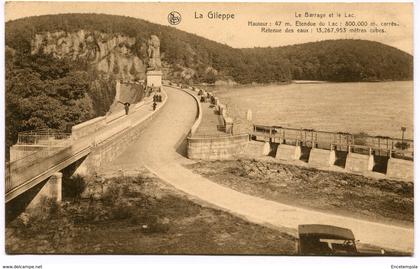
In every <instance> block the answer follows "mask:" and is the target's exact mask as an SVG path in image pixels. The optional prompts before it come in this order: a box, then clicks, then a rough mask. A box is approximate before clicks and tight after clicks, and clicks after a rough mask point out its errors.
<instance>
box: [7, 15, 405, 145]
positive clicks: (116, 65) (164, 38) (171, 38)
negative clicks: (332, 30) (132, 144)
mask: <svg viewBox="0 0 420 269" xmlns="http://www.w3.org/2000/svg"><path fill="white" fill-rule="evenodd" d="M5 30H6V31H5V35H6V144H7V147H8V146H10V145H11V144H13V143H14V142H15V141H16V138H17V133H18V132H19V131H27V130H34V129H39V128H51V129H55V130H59V131H68V130H69V128H70V127H71V126H72V125H74V124H77V123H80V122H83V121H85V120H88V119H90V118H93V117H96V116H98V115H104V114H105V113H106V112H107V111H108V110H109V107H110V105H111V104H112V102H113V99H114V96H115V80H117V79H124V80H133V79H144V77H145V70H146V64H147V54H146V48H147V45H146V43H147V40H148V39H149V38H150V36H151V35H156V36H158V37H159V39H160V44H161V47H160V48H161V57H162V64H163V67H164V76H165V77H166V78H167V79H171V80H175V81H180V82H183V83H190V84H191V83H203V82H204V83H215V82H216V81H223V80H233V81H235V82H236V83H240V84H247V83H253V82H256V83H273V82H287V81H290V80H298V79H299V80H328V81H378V80H411V79H413V57H412V56H411V55H409V54H407V53H405V52H403V51H401V50H398V49H396V48H393V47H390V46H386V45H384V44H381V43H377V42H371V41H365V40H330V41H320V42H314V43H306V44H301V45H293V46H285V47H277V48H252V49H235V48H232V47H229V46H227V45H223V44H220V43H217V42H215V41H212V40H208V39H206V38H203V37H200V36H197V35H194V34H190V33H187V32H184V31H180V30H177V29H175V28H172V27H168V26H162V25H158V24H153V23H150V22H147V21H144V20H141V19H135V18H130V17H124V16H113V15H103V14H60V15H46V16H37V17H29V18H23V19H18V20H15V21H9V22H7V23H6V29H5Z"/></svg>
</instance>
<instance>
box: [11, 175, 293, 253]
mask: <svg viewBox="0 0 420 269" xmlns="http://www.w3.org/2000/svg"><path fill="white" fill-rule="evenodd" d="M68 193H70V192H68ZM85 193H88V194H89V195H88V196H90V197H91V198H90V199H81V200H76V201H73V200H72V199H71V200H68V201H67V202H64V203H63V204H62V205H61V206H59V205H57V204H55V203H51V202H48V201H45V203H46V204H45V205H44V206H42V207H41V208H40V210H39V212H33V214H32V215H25V214H23V215H21V217H19V218H17V219H15V220H14V221H12V222H11V223H9V224H8V225H7V228H6V251H7V253H9V254H22V253H34V254H51V253H55V254H58V253H63V254H69V253H72V254H77V253H80V254H276V255H282V254H289V255H290V254H294V253H295V252H294V251H295V250H294V246H295V243H294V238H293V237H291V236H288V235H286V234H284V233H281V232H279V231H276V230H272V229H269V228H265V227H262V226H259V225H255V224H251V223H249V222H246V221H244V220H242V219H240V218H238V217H234V216H232V215H230V214H228V213H225V212H222V211H219V210H215V209H212V208H208V207H203V206H200V205H198V204H196V203H194V202H193V201H191V200H189V199H188V198H187V197H186V196H185V195H184V194H181V193H180V192H178V191H176V190H175V189H173V188H172V187H169V186H167V185H165V184H163V183H162V182H160V181H159V180H158V179H156V178H154V177H153V175H151V174H148V173H147V172H146V171H143V172H142V174H141V175H139V176H136V177H117V178H96V179H91V180H89V181H88V184H87V185H86V190H85ZM73 194H74V192H73Z"/></svg>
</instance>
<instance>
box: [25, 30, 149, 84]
mask: <svg viewBox="0 0 420 269" xmlns="http://www.w3.org/2000/svg"><path fill="white" fill-rule="evenodd" d="M139 47H141V46H138V44H136V39H135V38H134V37H129V36H126V35H121V34H107V33H101V32H96V31H93V32H91V31H86V30H79V31H77V32H72V33H69V32H65V31H58V32H53V33H50V32H46V33H40V34H36V35H35V36H34V37H33V38H32V42H31V54H37V53H44V54H50V55H52V56H53V57H57V58H60V59H70V60H84V61H87V62H88V63H90V64H92V66H93V67H94V69H96V71H98V72H99V73H100V74H103V75H105V76H107V77H110V76H113V77H115V78H116V79H123V80H135V79H144V78H145V72H146V65H145V63H144V60H142V59H141V58H140V57H139V56H138V54H139V51H136V48H139Z"/></svg>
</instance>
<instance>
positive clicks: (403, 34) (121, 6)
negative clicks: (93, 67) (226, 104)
mask: <svg viewBox="0 0 420 269" xmlns="http://www.w3.org/2000/svg"><path fill="white" fill-rule="evenodd" d="M171 11H177V12H178V13H180V14H181V17H182V19H181V22H180V23H179V24H178V25H176V26H172V27H175V28H178V29H180V30H184V31H187V32H190V33H194V34H197V35H199V36H202V37H206V38H208V39H211V40H214V41H217V42H220V43H223V44H227V45H229V46H232V47H235V48H244V47H268V46H271V47H277V46H284V45H291V44H298V43H305V42H311V41H319V40H326V39H338V38H339V39H342V38H353V39H367V40H373V41H378V42H381V43H385V44H388V45H390V46H394V47H397V48H399V49H401V50H403V51H406V52H408V53H411V54H412V52H413V5H412V4H411V3H351V4H349V3H175V2H167V3H130V2H121V3H112V2H102V3H98V2H8V3H6V7H5V18H6V21H8V20H14V19H18V18H22V17H28V16H35V15H45V14H60V13H104V14H113V15H124V16H130V17H135V18H141V19H144V20H147V21H150V22H154V23H158V24H162V25H168V26H171V25H170V24H169V22H168V14H169V13H170V12H171ZM208 12H218V13H224V14H234V19H229V20H220V19H210V18H208V17H207V14H208ZM305 12H308V13H316V14H329V13H335V14H336V13H341V14H342V15H343V16H344V13H346V14H354V17H347V18H344V17H343V16H342V17H341V18H337V17H334V18H332V19H330V18H323V19H319V18H315V19H309V18H305V17H303V18H296V16H297V15H296V14H302V15H303V16H304V14H305ZM200 14H203V17H204V18H203V19H197V18H195V17H199V15H200ZM296 20H300V21H303V22H307V21H314V22H316V23H319V22H320V21H324V22H326V23H328V21H331V22H338V23H340V22H341V23H342V25H344V24H345V23H346V22H347V21H353V22H356V23H357V22H364V21H367V22H369V23H371V22H375V23H376V24H378V25H380V24H381V23H384V22H394V23H397V24H398V26H393V27H388V28H386V31H387V32H386V33H384V34H378V33H363V34H359V33H348V32H347V33H341V34H337V33H332V34H330V33H322V34H320V33H316V34H315V33H296V32H295V33H264V32H261V27H251V26H248V24H249V22H250V21H252V22H267V23H272V25H273V24H275V22H276V21H278V22H281V23H282V24H283V25H284V23H285V22H290V23H292V24H295V21H296ZM327 26H328V25H327ZM317 27H318V26H317ZM313 30H314V31H316V28H315V27H314V28H313Z"/></svg>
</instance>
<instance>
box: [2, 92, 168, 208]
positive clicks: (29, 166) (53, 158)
mask: <svg viewBox="0 0 420 269" xmlns="http://www.w3.org/2000/svg"><path fill="white" fill-rule="evenodd" d="M165 103H166V94H165V93H164V92H163V102H162V103H161V105H159V106H158V107H157V109H156V111H153V110H152V106H151V104H152V100H151V98H148V99H145V100H144V101H142V102H140V103H138V104H136V105H135V106H134V108H132V109H131V110H130V113H129V114H128V115H125V112H124V111H119V112H116V113H113V114H111V115H108V116H104V117H98V118H95V119H92V120H90V121H87V122H84V123H81V124H79V125H76V126H73V128H72V134H71V135H66V136H65V135H61V136H59V137H58V139H57V134H54V133H52V134H43V133H41V134H40V133H37V134H20V136H19V138H18V144H17V145H16V146H17V147H19V148H18V150H16V151H17V152H19V151H25V150H26V149H28V148H29V149H31V148H33V145H32V144H33V143H34V142H38V141H49V143H50V144H49V145H46V146H45V144H46V143H45V142H41V144H43V145H44V147H43V148H42V149H40V150H35V151H32V152H31V154H29V155H26V156H24V157H23V158H18V159H16V160H13V158H14V157H13V155H14V154H13V153H14V151H13V147H12V151H11V159H12V161H11V162H9V163H7V164H6V177H5V189H6V196H5V200H6V203H7V202H9V201H11V200H12V199H14V198H16V197H17V196H19V195H21V194H22V193H24V192H26V191H28V190H30V189H31V188H33V187H34V186H36V185H38V184H40V183H41V182H43V181H45V180H47V179H48V178H49V177H51V176H52V175H54V174H55V173H57V172H59V171H62V170H63V169H65V168H67V167H69V166H70V165H72V164H74V163H75V162H77V161H79V160H81V159H83V158H86V157H87V156H88V155H89V154H91V153H92V151H95V149H101V147H104V146H105V147H106V146H107V145H110V144H111V143H112V142H114V143H115V141H121V140H124V139H123V137H124V136H127V135H129V132H130V131H133V130H136V129H142V128H144V127H145V125H146V124H147V123H148V122H149V121H150V120H152V119H153V117H154V116H155V115H156V114H157V113H159V111H160V109H161V107H162V106H163V105H164V104H165ZM43 137H47V138H53V139H49V140H48V139H42V138H43ZM28 140H29V141H28ZM52 141H55V143H53V142H52ZM28 143H30V144H28ZM30 145H31V146H30ZM16 151H15V152H16ZM99 154H102V153H101V152H100V153H99ZM108 159H109V160H110V159H111V158H108ZM95 161H97V160H95ZM103 161H105V162H106V161H107V160H106V158H105V160H103ZM87 163H89V160H87ZM100 164H101V162H99V163H98V166H100ZM95 168H97V167H89V169H90V170H93V171H94V170H95Z"/></svg>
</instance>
